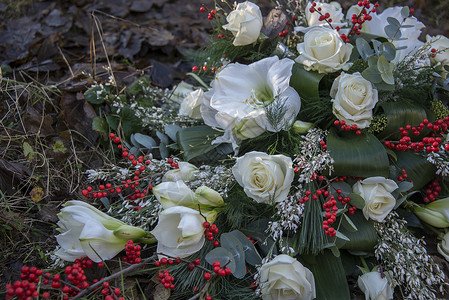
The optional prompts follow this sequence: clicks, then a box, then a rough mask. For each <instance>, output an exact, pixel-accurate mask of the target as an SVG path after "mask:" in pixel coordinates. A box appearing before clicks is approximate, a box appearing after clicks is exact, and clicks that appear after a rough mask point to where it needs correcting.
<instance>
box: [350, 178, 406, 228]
mask: <svg viewBox="0 0 449 300" xmlns="http://www.w3.org/2000/svg"><path fill="white" fill-rule="evenodd" d="M397 188H398V185H397V184H396V182H394V181H393V180H391V179H386V178H384V177H380V176H378V177H369V178H366V179H364V180H361V181H357V183H356V184H354V186H353V187H352V191H353V192H354V193H356V194H358V195H360V196H361V197H362V198H363V200H365V206H364V207H363V215H364V216H365V218H366V219H367V220H368V219H372V220H374V221H377V222H383V221H384V219H385V217H386V216H387V215H388V214H389V213H390V211H391V210H392V209H393V208H394V206H395V205H396V199H395V198H394V197H393V195H392V194H391V192H393V191H394V190H395V189H397Z"/></svg>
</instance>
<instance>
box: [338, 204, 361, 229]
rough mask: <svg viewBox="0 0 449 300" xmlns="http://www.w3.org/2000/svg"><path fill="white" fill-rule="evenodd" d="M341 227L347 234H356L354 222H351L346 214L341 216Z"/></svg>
mask: <svg viewBox="0 0 449 300" xmlns="http://www.w3.org/2000/svg"><path fill="white" fill-rule="evenodd" d="M351 202H352V201H351ZM341 225H342V226H343V228H344V229H346V230H347V231H349V232H356V231H357V230H358V229H357V226H356V225H355V224H354V222H352V221H351V218H350V217H349V216H347V215H346V214H343V215H342V216H341Z"/></svg>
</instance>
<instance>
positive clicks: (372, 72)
mask: <svg viewBox="0 0 449 300" xmlns="http://www.w3.org/2000/svg"><path fill="white" fill-rule="evenodd" d="M362 76H363V78H365V79H366V80H368V81H370V82H372V83H374V84H376V83H381V82H382V76H381V74H380V72H379V69H378V68H377V66H371V67H368V68H366V69H365V70H363V72H362Z"/></svg>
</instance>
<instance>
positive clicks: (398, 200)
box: [393, 191, 419, 210]
mask: <svg viewBox="0 0 449 300" xmlns="http://www.w3.org/2000/svg"><path fill="white" fill-rule="evenodd" d="M416 193H419V191H414V192H411V193H408V194H405V195H404V196H402V197H400V198H398V199H397V200H396V205H395V206H394V208H393V210H396V209H397V208H398V207H399V206H401V204H402V203H404V201H405V200H407V199H408V198H409V197H410V196H411V195H413V194H416Z"/></svg>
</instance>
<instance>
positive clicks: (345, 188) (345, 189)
mask: <svg viewBox="0 0 449 300" xmlns="http://www.w3.org/2000/svg"><path fill="white" fill-rule="evenodd" d="M337 190H341V194H340V195H338V194H337ZM330 191H331V195H333V196H334V197H335V198H337V197H338V196H342V197H347V196H348V195H349V194H350V193H352V187H351V186H350V185H349V184H348V183H346V182H343V181H339V182H335V181H334V182H332V183H331V185H330Z"/></svg>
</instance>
